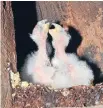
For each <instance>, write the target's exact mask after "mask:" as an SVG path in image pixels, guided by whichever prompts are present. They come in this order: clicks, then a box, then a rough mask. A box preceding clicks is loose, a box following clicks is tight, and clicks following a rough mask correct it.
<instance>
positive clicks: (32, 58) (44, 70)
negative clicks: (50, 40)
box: [22, 20, 54, 85]
mask: <svg viewBox="0 0 103 108" xmlns="http://www.w3.org/2000/svg"><path fill="white" fill-rule="evenodd" d="M48 25H49V24H48V23H46V20H43V21H40V22H38V23H37V25H36V27H35V28H34V30H33V33H32V34H31V36H30V37H31V38H32V40H33V41H34V42H36V44H37V45H38V48H39V50H38V51H37V52H35V53H31V54H30V55H28V57H27V59H26V61H25V64H24V67H23V69H22V79H23V80H26V81H29V82H32V83H39V84H44V85H50V84H51V83H52V79H51V77H52V76H53V74H54V69H53V67H51V64H50V61H49V58H48V56H47V54H46V38H47V33H48V30H49V26H48Z"/></svg>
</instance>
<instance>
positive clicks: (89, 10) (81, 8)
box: [36, 1, 103, 71]
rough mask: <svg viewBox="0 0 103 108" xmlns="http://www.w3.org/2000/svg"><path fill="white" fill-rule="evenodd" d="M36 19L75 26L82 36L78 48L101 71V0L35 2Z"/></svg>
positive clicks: (102, 42) (102, 12)
mask: <svg viewBox="0 0 103 108" xmlns="http://www.w3.org/2000/svg"><path fill="white" fill-rule="evenodd" d="M36 8H37V16H38V20H42V19H45V18H46V19H49V20H50V21H52V20H60V21H61V22H62V21H63V22H66V23H67V24H68V25H71V26H73V27H75V28H76V29H77V30H78V31H79V32H80V33H81V36H82V38H83V41H82V43H81V45H80V47H79V48H78V54H79V55H80V56H82V55H85V56H87V57H88V58H89V59H90V60H91V61H93V62H96V63H97V64H98V66H99V67H100V68H101V70H102V71H103V2H60V1H57V2H51V1H48V2H47V1H44V2H37V3H36Z"/></svg>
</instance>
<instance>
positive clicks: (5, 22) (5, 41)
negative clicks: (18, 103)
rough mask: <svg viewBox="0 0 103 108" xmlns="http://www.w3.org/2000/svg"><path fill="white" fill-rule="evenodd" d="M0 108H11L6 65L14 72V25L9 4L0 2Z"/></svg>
mask: <svg viewBox="0 0 103 108" xmlns="http://www.w3.org/2000/svg"><path fill="white" fill-rule="evenodd" d="M1 40H2V41H1V81H2V83H1V94H2V95H1V108H11V104H12V103H11V102H12V98H11V87H10V80H9V73H8V71H7V67H8V64H9V63H11V64H12V67H13V69H14V71H16V53H15V39H14V24H13V14H12V9H11V2H1Z"/></svg>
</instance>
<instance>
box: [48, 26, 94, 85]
mask: <svg viewBox="0 0 103 108" xmlns="http://www.w3.org/2000/svg"><path fill="white" fill-rule="evenodd" d="M53 25H54V26H55V29H56V30H54V29H51V30H49V33H50V34H51V36H52V37H53V42H52V43H53V46H54V48H55V57H54V58H53V59H52V64H53V66H54V67H57V68H58V72H57V73H58V75H57V76H59V75H60V73H62V74H61V75H64V77H63V78H61V79H62V80H63V81H64V82H65V87H70V86H77V85H90V84H91V80H93V78H94V76H93V73H92V70H91V69H90V67H89V66H88V65H87V64H86V62H84V61H81V60H79V58H78V57H77V56H76V55H75V54H67V53H65V47H66V46H67V45H68V43H69V41H70V39H71V36H70V35H69V34H67V33H66V31H65V30H64V29H63V28H62V27H61V26H59V25H57V24H53ZM58 43H60V44H58ZM59 77H60V76H59ZM66 78H67V79H68V80H65V79H66ZM54 79H56V77H55V78H54ZM61 79H60V81H61ZM66 81H67V82H66ZM63 84H64V83H63ZM63 86H64V85H63Z"/></svg>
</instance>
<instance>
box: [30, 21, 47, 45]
mask: <svg viewBox="0 0 103 108" xmlns="http://www.w3.org/2000/svg"><path fill="white" fill-rule="evenodd" d="M48 31H49V22H48V21H47V20H42V21H39V22H38V23H37V25H36V26H35V27H34V29H33V32H32V34H31V35H30V37H31V39H32V40H33V41H35V42H36V43H38V44H39V43H40V42H42V40H46V38H47V34H48Z"/></svg>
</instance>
